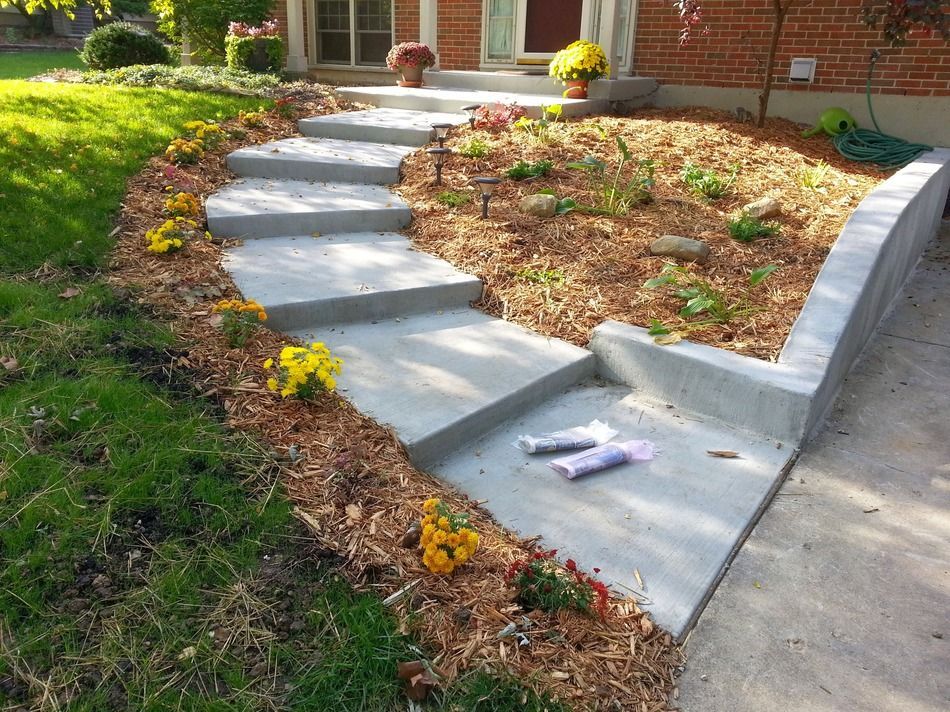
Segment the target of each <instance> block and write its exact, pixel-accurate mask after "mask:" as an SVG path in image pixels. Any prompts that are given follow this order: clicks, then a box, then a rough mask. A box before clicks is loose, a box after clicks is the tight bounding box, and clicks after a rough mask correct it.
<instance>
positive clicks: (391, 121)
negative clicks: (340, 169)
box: [297, 109, 468, 146]
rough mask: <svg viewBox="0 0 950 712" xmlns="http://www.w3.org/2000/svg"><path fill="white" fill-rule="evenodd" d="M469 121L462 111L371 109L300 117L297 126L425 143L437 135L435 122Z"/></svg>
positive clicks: (354, 137) (342, 135) (308, 132)
mask: <svg viewBox="0 0 950 712" xmlns="http://www.w3.org/2000/svg"><path fill="white" fill-rule="evenodd" d="M467 122H468V115H467V114H464V113H458V112H452V113H433V112H428V111H412V110H410V109H368V110H365V111H347V112H345V113H342V114H326V115H325V116H311V117H309V118H306V119H300V121H298V122H297V128H298V129H300V133H302V134H303V135H304V136H321V137H326V138H337V139H345V140H351V141H374V142H379V143H394V144H400V145H403V146H425V145H426V144H427V143H429V142H430V141H432V140H433V138H434V137H435V131H434V130H433V128H432V124H455V125H458V124H464V123H467Z"/></svg>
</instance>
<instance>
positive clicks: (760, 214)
mask: <svg viewBox="0 0 950 712" xmlns="http://www.w3.org/2000/svg"><path fill="white" fill-rule="evenodd" d="M742 210H743V212H746V213H748V214H749V215H751V216H752V217H754V218H758V219H759V220H769V219H771V218H777V217H778V216H779V215H781V214H782V204H781V203H780V202H779V201H778V200H777V199H776V198H768V197H766V198H759V199H758V200H756V201H755V202H754V203H749V204H748V205H746V206H745V207H744V208H742Z"/></svg>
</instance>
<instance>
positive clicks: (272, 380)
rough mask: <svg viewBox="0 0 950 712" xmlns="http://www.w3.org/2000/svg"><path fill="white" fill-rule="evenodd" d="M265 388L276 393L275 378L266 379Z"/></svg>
mask: <svg viewBox="0 0 950 712" xmlns="http://www.w3.org/2000/svg"><path fill="white" fill-rule="evenodd" d="M267 388H268V390H271V391H276V390H277V379H276V378H268V379H267Z"/></svg>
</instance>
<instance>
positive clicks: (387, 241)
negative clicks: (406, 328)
mask: <svg viewBox="0 0 950 712" xmlns="http://www.w3.org/2000/svg"><path fill="white" fill-rule="evenodd" d="M224 267H225V269H227V270H228V272H230V274H231V276H232V277H233V279H234V282H235V284H236V285H237V286H238V288H239V289H240V290H241V292H242V293H243V294H244V295H246V296H248V297H253V298H254V299H256V300H257V301H258V302H259V303H260V304H261V305H262V306H263V307H264V308H265V310H266V311H267V326H268V327H270V328H271V329H275V330H277V331H290V330H293V329H300V328H303V327H305V326H311V327H312V326H316V325H318V324H332V323H341V322H349V321H369V320H372V319H386V318H389V317H393V316H398V315H400V314H414V313H419V312H425V311H431V310H433V309H445V310H448V309H459V308H464V307H467V306H468V305H469V304H470V303H471V302H473V301H476V300H478V299H479V298H480V297H481V294H482V283H481V281H480V280H479V279H478V278H477V277H473V276H472V275H468V274H465V273H463V272H459V271H458V270H457V269H455V268H454V267H453V266H452V265H450V264H449V263H448V262H445V261H444V260H440V259H439V258H437V257H433V256H432V255H427V254H426V253H424V252H417V251H415V250H414V249H413V248H412V244H411V243H410V242H409V240H408V239H406V238H405V237H404V236H402V235H397V234H395V233H344V234H337V235H323V236H321V237H319V238H313V237H310V236H303V237H272V238H266V239H259V240H246V241H245V242H244V244H243V245H241V246H239V247H235V248H232V249H230V250H228V252H227V253H226V254H225V257H224Z"/></svg>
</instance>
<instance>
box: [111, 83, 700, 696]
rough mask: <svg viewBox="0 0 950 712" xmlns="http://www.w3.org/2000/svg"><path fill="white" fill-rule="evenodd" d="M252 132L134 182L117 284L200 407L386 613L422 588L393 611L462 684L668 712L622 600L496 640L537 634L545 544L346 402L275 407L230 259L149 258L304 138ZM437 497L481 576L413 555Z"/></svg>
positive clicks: (658, 642) (656, 659) (267, 350)
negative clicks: (412, 538)
mask: <svg viewBox="0 0 950 712" xmlns="http://www.w3.org/2000/svg"><path fill="white" fill-rule="evenodd" d="M340 108H341V107H340V106H339V105H338V104H336V102H334V101H333V100H332V99H331V98H329V97H321V96H319V95H314V96H310V97H305V98H304V99H303V100H301V102H300V109H301V114H302V115H316V114H320V113H328V112H333V111H337V110H339V109H340ZM226 126H230V127H234V126H235V125H234V124H233V123H231V124H228V125H226ZM243 130H244V131H246V135H245V136H244V137H243V138H241V139H240V140H228V141H227V142H225V143H224V144H223V145H221V146H220V147H219V148H217V149H216V150H215V151H213V152H209V153H207V154H206V155H205V157H204V158H203V159H202V161H201V162H200V164H198V165H196V166H181V167H179V168H178V169H177V170H176V171H175V173H174V176H173V178H172V180H171V181H170V180H169V178H168V176H167V173H166V170H167V168H168V164H167V163H166V162H165V161H164V160H162V159H160V158H154V159H152V161H151V162H150V163H149V165H148V166H147V167H146V168H145V170H143V171H142V172H141V174H139V175H138V176H136V177H134V178H133V179H132V180H131V181H130V183H129V186H128V195H127V197H126V200H125V202H124V205H123V209H122V212H121V216H120V219H119V223H118V226H117V228H116V238H117V240H118V245H117V247H116V250H115V254H114V264H113V265H112V269H111V272H110V274H109V279H110V281H111V282H112V283H113V284H115V285H116V286H118V287H121V288H123V289H127V290H129V291H130V292H131V294H132V295H133V298H135V299H137V300H138V301H139V302H141V303H143V304H148V305H150V306H152V307H154V308H156V309H157V310H158V311H160V312H162V313H164V314H167V315H168V318H169V320H170V323H171V326H172V328H173V329H174V331H175V332H176V333H177V334H178V336H179V337H180V338H181V339H182V341H183V342H184V343H185V344H187V345H188V349H187V355H186V356H183V357H181V358H179V359H178V360H177V362H176V363H175V364H173V366H174V368H181V369H186V370H187V373H188V374H189V376H190V378H191V379H192V380H193V381H194V382H195V384H196V387H197V388H198V390H199V392H201V393H202V394H203V395H204V396H206V397H213V398H217V399H218V400H219V401H220V402H221V404H222V405H223V407H224V409H225V411H226V412H227V414H228V424H229V426H231V427H234V428H240V429H242V430H245V431H248V432H250V433H252V434H254V435H255V436H256V437H258V438H260V439H261V440H262V441H263V442H265V443H267V444H268V445H269V446H270V447H271V448H273V450H274V451H275V453H277V454H278V456H279V457H280V460H281V469H282V473H283V480H284V482H285V483H286V486H287V489H288V491H289V494H290V496H291V497H292V499H293V501H294V502H295V503H296V505H297V509H296V510H295V511H296V513H297V516H298V517H299V518H300V519H301V520H302V521H303V522H305V523H306V524H307V525H308V527H309V528H310V530H311V531H312V532H313V535H314V537H315V538H316V540H317V541H318V544H319V546H320V547H322V548H323V549H324V550H325V551H327V552H328V553H330V554H336V555H339V556H340V557H342V560H343V561H344V563H343V564H342V568H341V572H342V573H343V574H344V575H345V576H347V577H348V579H349V580H350V581H351V582H352V583H353V584H354V585H356V586H358V587H361V588H364V589H366V588H368V589H371V590H373V591H376V592H377V593H378V594H379V595H380V596H381V597H386V596H390V595H391V594H393V593H396V592H398V591H400V590H402V589H404V587H406V585H407V584H413V585H414V587H413V588H412V589H411V593H408V594H407V595H405V596H404V597H402V599H401V600H399V601H398V602H397V603H395V604H394V605H393V606H392V608H391V610H392V611H393V613H394V615H396V616H397V617H398V619H399V620H400V621H401V627H402V629H403V630H404V631H406V632H410V631H411V632H413V633H414V634H416V635H417V636H418V637H419V638H420V639H421V641H422V642H423V643H424V645H425V646H426V648H427V649H428V650H429V651H431V652H432V653H433V663H434V664H435V665H437V666H438V667H439V668H440V669H441V670H442V671H443V672H444V673H445V674H446V676H447V677H448V679H449V680H451V679H453V678H454V677H455V676H457V675H459V674H460V673H462V672H464V671H466V670H471V669H474V668H481V667H489V668H494V669H504V670H508V671H511V672H513V673H514V674H516V675H517V676H518V677H520V678H521V679H522V680H523V681H524V682H525V684H528V685H531V686H532V687H534V688H535V689H537V690H539V691H544V692H548V693H551V694H553V695H555V696H557V697H558V698H560V699H564V700H566V701H568V702H569V703H570V704H572V705H574V706H575V707H576V708H577V709H585V708H588V709H605V710H606V709H610V710H638V711H640V710H643V711H644V712H653V711H657V710H665V709H668V704H669V703H668V701H669V699H670V694H671V691H672V690H673V685H674V675H675V674H676V670H677V668H679V666H681V665H682V662H683V656H682V653H681V652H680V650H679V649H678V648H677V647H676V646H675V645H673V643H672V640H671V638H670V635H669V634H668V633H666V632H665V631H663V630H662V629H660V628H658V627H657V626H655V625H654V624H653V623H652V621H651V620H650V618H649V616H648V615H647V614H646V613H644V612H643V611H642V610H641V609H640V608H639V607H638V605H637V603H636V601H635V600H633V599H632V598H624V599H619V598H618V599H616V600H614V601H613V602H612V603H611V606H610V611H609V615H608V616H607V618H606V620H603V621H601V620H599V619H597V618H594V617H590V616H583V615H580V614H577V613H573V612H566V611H565V612H561V613H560V614H558V615H548V614H543V613H541V612H539V611H532V612H527V615H528V617H529V619H530V620H531V621H532V622H533V625H532V627H531V628H530V630H529V631H528V635H529V638H530V640H531V643H530V645H527V646H521V645H519V644H518V641H517V640H516V639H515V638H511V637H508V638H503V639H498V638H496V634H497V633H498V631H499V630H501V629H502V628H504V627H505V626H506V625H508V624H509V623H519V622H523V619H522V616H523V615H524V614H525V613H526V612H525V611H523V610H521V608H520V607H519V606H518V604H517V603H516V602H515V601H514V595H513V592H512V591H511V590H509V589H507V588H506V586H505V582H504V574H505V571H506V569H507V568H508V566H509V565H510V564H511V563H512V562H513V561H515V560H517V559H520V558H524V557H526V556H528V555H530V553H531V552H533V551H534V550H535V546H536V544H537V540H536V539H533V540H521V539H519V538H517V537H515V536H514V535H512V534H511V533H509V532H506V531H505V530H503V529H502V528H501V527H499V526H498V525H497V524H496V523H495V522H494V521H492V519H491V518H490V516H489V515H488V513H487V512H485V511H484V510H483V509H481V508H480V507H479V506H478V503H476V502H472V501H469V500H468V499H467V498H466V497H464V496H463V495H460V494H458V493H456V492H454V491H452V490H450V489H449V488H448V487H447V486H446V485H444V484H443V483H441V482H439V481H438V480H436V479H434V478H433V477H431V476H429V475H427V474H425V473H422V472H419V471H418V470H416V469H415V468H414V467H413V466H412V465H411V464H410V462H409V460H408V458H407V457H406V455H405V452H404V451H403V449H402V448H401V446H400V445H399V443H398V441H397V440H396V438H395V436H394V434H393V433H392V432H391V431H388V430H386V429H384V428H382V427H380V426H379V425H377V424H376V423H375V422H373V421H371V420H370V419H368V418H366V417H364V416H362V415H361V414H360V413H359V412H357V411H356V410H355V408H353V407H352V406H351V405H350V404H349V403H348V402H347V401H345V400H343V399H342V398H340V397H338V396H336V395H330V394H324V395H323V396H322V397H320V398H319V399H318V400H316V402H302V401H297V400H292V399H287V400H283V399H281V398H280V397H279V396H277V395H275V394H273V393H271V392H269V391H268V390H267V389H266V388H265V386H264V383H265V380H266V372H265V371H264V370H263V368H262V365H261V364H262V362H263V361H264V360H265V359H266V358H268V357H274V356H276V355H277V354H278V352H279V350H280V348H281V346H283V345H286V344H287V343H288V339H287V338H286V337H283V336H282V335H280V334H277V333H273V332H270V331H267V330H265V329H260V330H258V332H256V333H255V335H254V336H253V337H252V338H251V339H250V341H249V342H248V344H247V345H246V347H245V348H243V349H231V348H229V347H228V345H227V342H226V341H225V339H224V337H223V335H222V334H221V333H220V331H219V330H218V329H217V328H216V325H215V324H216V320H215V315H213V314H212V312H211V309H212V306H213V305H214V304H215V303H216V302H217V301H218V299H220V298H231V297H236V296H238V293H237V290H236V288H235V287H234V285H233V283H232V282H231V280H230V278H229V277H228V275H227V273H226V272H225V271H224V270H223V269H222V268H221V266H220V259H221V253H222V246H221V245H217V244H212V243H204V242H202V243H193V244H191V245H190V246H189V247H188V248H187V249H186V250H183V251H182V252H179V253H175V254H172V255H167V256H159V255H154V254H152V253H150V252H147V251H146V250H145V238H144V235H145V231H146V230H147V229H150V228H152V227H154V226H156V225H159V224H161V222H162V221H163V220H164V216H163V214H162V202H163V198H164V196H165V195H166V192H165V187H166V186H167V185H169V184H170V182H174V183H176V184H178V185H189V184H190V185H191V186H192V187H193V188H194V191H195V192H197V193H198V194H200V196H201V197H202V198H206V197H207V196H208V195H209V194H210V193H211V192H213V191H214V190H215V189H216V188H218V187H219V186H221V185H223V184H224V183H226V182H228V181H229V180H231V179H232V178H233V176H232V175H231V174H230V173H229V171H228V170H227V168H226V166H225V162H224V157H225V155H226V154H227V153H228V152H229V151H232V150H234V149H236V148H238V147H240V146H242V145H250V144H254V143H260V142H264V141H268V140H272V139H275V138H279V137H282V136H289V135H293V134H294V133H295V131H296V127H295V124H294V122H292V121H288V120H284V119H280V118H278V117H276V116H275V115H273V114H270V115H268V119H267V124H266V126H264V127H261V128H254V129H243ZM418 222H420V221H419V220H418V218H417V224H418ZM245 296H246V297H253V296H254V295H245ZM291 453H293V454H292V455H291ZM429 497H440V498H441V499H442V500H443V501H445V502H446V503H447V504H448V505H449V506H450V507H451V508H452V509H453V510H455V511H464V512H469V513H470V515H471V522H472V523H473V524H474V526H475V527H476V529H477V530H478V532H479V533H480V535H481V543H480V547H479V550H478V552H477V553H476V554H475V557H474V558H473V560H472V561H471V562H470V563H468V564H466V565H465V566H464V567H462V568H461V569H460V570H459V571H458V572H457V573H456V574H455V575H453V576H451V577H444V576H437V575H433V574H430V573H428V572H427V571H426V570H425V569H424V568H423V566H422V563H421V552H419V551H418V550H413V549H406V548H402V547H401V546H400V544H399V542H400V540H401V538H402V536H403V534H404V532H406V530H407V527H408V526H409V524H410V523H411V522H413V521H414V520H418V519H419V517H420V516H421V505H422V502H423V501H424V500H426V499H428V498H429ZM395 674H396V671H395V670H393V675H395Z"/></svg>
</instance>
